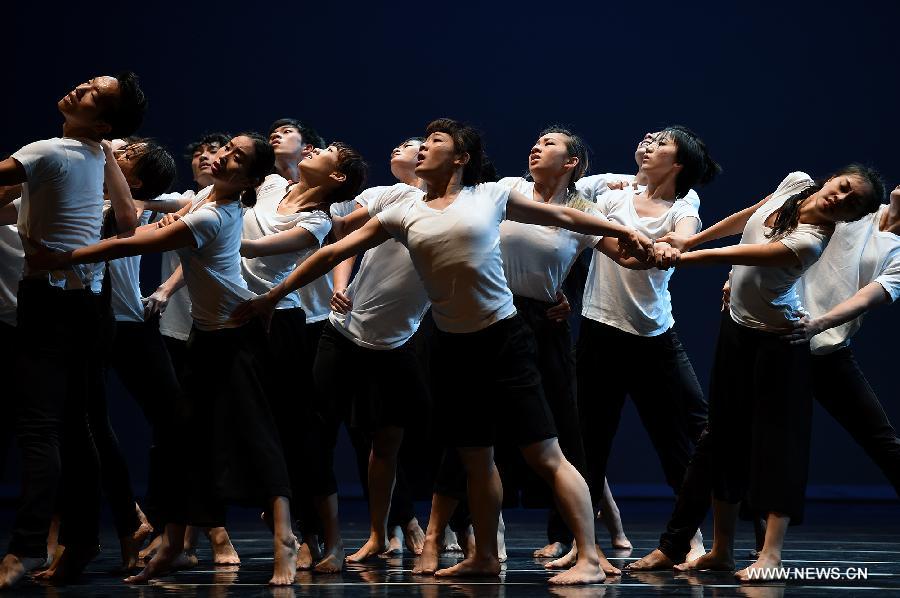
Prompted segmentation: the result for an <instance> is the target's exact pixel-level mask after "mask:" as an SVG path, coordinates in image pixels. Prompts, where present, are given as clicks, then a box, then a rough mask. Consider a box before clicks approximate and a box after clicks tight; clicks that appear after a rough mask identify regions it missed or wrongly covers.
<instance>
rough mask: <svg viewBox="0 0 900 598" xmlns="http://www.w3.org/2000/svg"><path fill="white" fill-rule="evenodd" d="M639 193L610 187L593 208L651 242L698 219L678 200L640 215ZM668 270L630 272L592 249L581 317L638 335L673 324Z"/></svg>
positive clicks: (653, 333)
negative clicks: (661, 209) (655, 213)
mask: <svg viewBox="0 0 900 598" xmlns="http://www.w3.org/2000/svg"><path fill="white" fill-rule="evenodd" d="M636 195H638V192H637V191H635V190H634V189H633V188H631V187H626V188H624V189H620V190H610V191H608V192H606V193H604V194H602V195H601V196H599V198H598V202H597V210H598V211H599V212H600V213H601V214H603V215H604V216H606V217H607V218H608V219H609V220H610V221H612V222H615V223H617V224H621V225H623V226H627V227H630V228H634V229H636V230H638V231H639V232H641V233H643V234H644V235H646V236H647V237H649V238H650V239H652V240H656V239H658V238H660V237H663V236H665V235H666V234H667V233H670V232H672V231H674V230H675V227H676V226H677V225H678V223H679V222H681V221H682V220H684V219H685V218H691V219H694V220H696V223H697V227H698V229H699V227H700V215H699V214H698V213H697V209H696V208H694V206H692V205H691V204H690V203H688V202H687V201H684V200H682V199H676V200H675V201H673V202H672V206H671V207H670V208H669V209H668V210H666V211H665V212H664V213H663V214H661V215H659V216H639V215H638V213H637V210H636V209H635V207H634V198H635V196H636ZM673 272H674V271H673V270H672V269H668V270H659V269H656V268H650V269H648V270H630V269H628V268H624V267H622V266H620V265H618V264H617V263H615V262H614V261H612V260H611V259H609V258H608V257H606V256H605V255H603V254H602V253H600V252H594V255H593V256H592V258H591V266H590V269H589V270H588V276H587V281H586V282H585V287H584V300H583V302H582V308H581V315H583V316H584V317H585V318H588V319H591V320H594V321H597V322H600V323H603V324H606V325H608V326H612V327H614V328H618V329H619V330H622V331H623V332H627V333H629V334H635V335H638V336H647V337H650V336H658V335H660V334H662V333H664V332H665V331H667V330H668V329H670V328H671V327H672V326H674V325H675V318H674V317H673V315H672V295H671V294H670V293H669V280H671V278H672V274H673Z"/></svg>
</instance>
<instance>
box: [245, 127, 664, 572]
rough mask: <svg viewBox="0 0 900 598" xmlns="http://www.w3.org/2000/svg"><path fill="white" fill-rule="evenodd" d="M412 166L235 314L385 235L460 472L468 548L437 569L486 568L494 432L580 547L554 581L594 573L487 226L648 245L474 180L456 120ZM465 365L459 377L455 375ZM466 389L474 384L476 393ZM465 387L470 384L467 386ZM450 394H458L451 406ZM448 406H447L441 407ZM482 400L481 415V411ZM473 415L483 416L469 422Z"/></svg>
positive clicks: (493, 531) (495, 232) (474, 158)
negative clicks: (414, 182) (344, 228)
mask: <svg viewBox="0 0 900 598" xmlns="http://www.w3.org/2000/svg"><path fill="white" fill-rule="evenodd" d="M427 133H428V137H427V139H426V141H425V143H424V144H422V147H421V148H420V152H419V160H418V165H417V167H416V175H417V176H419V178H421V179H422V180H424V181H425V182H426V184H427V186H428V191H427V192H425V193H420V194H417V197H416V198H411V199H409V200H407V201H404V202H400V203H398V204H396V205H394V206H392V207H391V208H390V209H388V210H386V211H384V212H382V213H380V214H378V217H377V218H375V219H372V220H370V221H369V222H368V223H366V224H365V225H364V226H363V227H362V228H361V229H359V230H358V231H356V232H354V233H352V234H351V235H349V236H347V237H345V238H344V239H342V240H341V241H338V242H337V243H335V244H334V245H330V246H328V247H326V248H324V249H322V250H320V251H319V252H317V253H316V255H314V256H313V257H311V258H310V259H308V260H307V261H306V262H304V264H302V265H301V266H300V267H299V268H298V269H297V270H295V271H294V272H293V273H292V274H291V275H290V276H289V277H288V278H287V279H286V280H285V281H284V283H282V284H281V285H279V286H277V287H275V288H274V289H272V291H270V292H269V293H267V294H266V295H262V296H260V297H258V298H257V299H255V300H253V301H251V302H249V303H248V304H246V305H245V306H243V307H242V309H241V310H239V312H238V313H236V314H235V317H245V318H246V317H252V316H253V315H255V314H260V315H262V316H264V317H265V318H268V317H270V316H271V311H272V309H273V308H274V306H275V305H276V304H277V301H278V300H279V299H280V298H281V297H283V296H284V295H285V294H287V293H288V292H290V291H291V290H293V289H294V288H297V287H300V286H302V285H303V284H305V283H307V282H309V281H311V280H313V279H315V277H317V276H319V275H321V274H322V273H323V272H325V271H327V270H329V269H331V268H333V267H334V266H335V265H336V264H337V263H339V262H340V261H342V260H343V259H345V258H347V257H349V256H350V255H353V254H355V253H357V252H359V251H361V250H365V249H369V248H372V247H376V246H378V245H380V244H381V243H383V242H385V241H387V240H389V239H390V238H391V236H395V237H396V238H398V240H400V241H401V242H402V243H404V244H405V245H406V246H407V248H408V249H409V250H410V256H411V257H412V260H413V264H414V265H415V267H416V271H417V272H418V273H419V276H420V277H421V278H422V280H423V282H424V284H425V288H426V292H427V293H428V295H429V297H430V299H431V302H432V311H433V314H434V318H435V324H436V325H437V330H436V332H435V346H434V353H433V355H432V357H433V360H432V364H433V368H432V381H433V383H434V390H435V392H437V395H436V397H435V400H436V404H437V406H438V408H439V409H441V410H442V411H443V413H442V414H441V415H442V417H443V420H442V421H443V422H444V423H446V424H447V426H448V428H447V429H448V430H453V431H454V435H455V436H456V438H454V444H455V445H456V446H457V447H458V450H459V454H460V457H461V458H462V460H463V462H464V464H465V466H466V470H467V474H468V478H469V484H468V491H469V497H470V506H471V509H472V515H473V520H474V523H475V534H476V553H475V554H474V555H471V556H470V557H468V558H467V559H465V560H464V561H463V562H461V563H459V564H458V565H456V566H454V567H451V568H449V569H446V570H442V571H439V572H438V574H440V575H472V574H476V575H477V574H481V575H497V574H498V573H499V571H500V563H499V561H498V556H497V522H498V518H499V509H500V491H501V490H500V487H499V483H500V482H499V477H498V476H497V470H496V467H495V466H494V463H493V458H492V448H491V447H492V446H493V445H494V443H495V441H496V439H497V436H498V433H499V434H502V436H503V438H504V439H508V440H509V441H512V442H515V443H516V444H517V445H519V446H520V447H522V452H523V454H524V455H525V458H526V461H528V463H529V465H531V466H532V467H533V468H534V469H536V470H537V471H538V472H539V473H540V474H541V475H542V477H543V478H544V479H545V481H547V482H548V483H549V484H551V485H552V486H553V488H554V494H555V497H556V499H557V500H558V502H559V504H560V509H561V511H562V512H563V514H564V517H565V519H566V520H567V524H568V525H569V527H570V529H572V530H573V531H574V532H575V534H576V538H577V540H578V541H579V543H580V544H581V545H582V546H585V547H589V548H587V549H585V550H584V551H582V552H581V553H580V554H579V556H578V559H579V560H578V563H577V564H576V565H575V567H573V568H572V569H571V570H569V571H567V572H564V573H561V574H559V575H557V576H556V577H554V578H552V580H551V582H552V583H555V584H559V583H565V584H569V583H592V582H596V581H600V580H602V579H603V578H604V574H603V571H602V570H601V569H600V566H599V556H598V554H597V552H596V547H595V543H594V534H593V516H592V513H591V506H590V501H589V497H588V494H587V487H586V485H585V483H584V480H583V478H582V477H581V475H580V474H579V473H578V471H577V470H576V469H575V468H574V467H572V465H571V464H570V463H569V462H568V461H567V460H566V459H565V457H564V456H563V455H562V452H561V451H560V449H559V444H558V443H557V441H556V438H555V436H556V433H555V430H554V429H553V425H552V421H551V418H550V417H549V412H548V408H547V406H546V402H545V400H544V398H543V393H542V390H541V386H540V375H539V373H538V372H537V369H536V367H535V363H534V361H535V356H534V345H533V340H532V337H531V336H530V332H529V330H528V328H527V327H526V326H525V325H524V323H523V321H522V320H521V318H518V317H516V315H515V306H514V305H513V301H512V294H511V293H510V292H509V289H508V288H507V287H506V284H505V280H504V278H503V270H502V261H501V257H500V248H499V224H500V221H501V220H503V218H504V216H509V217H510V218H513V219H519V220H522V221H526V222H533V223H536V224H545V225H549V226H562V227H565V228H573V229H577V230H579V231H581V232H584V233H588V234H603V235H607V236H614V237H617V238H619V239H620V243H621V244H622V246H623V249H625V250H628V251H630V252H632V253H635V254H639V255H643V252H644V251H645V250H646V248H647V247H648V245H650V241H649V239H646V238H645V237H643V236H642V235H640V234H638V233H637V232H636V231H633V230H630V229H627V228H625V227H622V226H619V225H616V224H612V223H608V222H606V221H603V220H600V219H599V218H595V217H592V216H589V215H587V214H584V213H583V212H580V211H578V210H573V209H571V208H566V207H559V206H554V207H550V206H544V205H541V204H539V203H538V202H535V201H531V200H529V199H527V198H525V197H523V196H522V195H521V194H519V193H518V192H516V191H511V190H509V189H508V188H506V187H503V186H502V185H497V184H491V183H486V184H481V185H477V186H473V185H474V184H475V183H477V181H478V180H479V171H480V169H481V157H482V149H481V140H480V138H479V136H478V134H477V133H476V132H475V131H474V130H473V129H471V128H470V127H467V126H465V125H462V124H461V123H458V122H456V121H453V120H450V119H440V120H437V121H434V122H432V123H431V124H430V125H429V126H428V130H427ZM460 372H465V375H460ZM476 389H477V391H476ZM473 391H475V392H473ZM460 401H462V403H460ZM451 406H452V407H451ZM485 408H487V413H485ZM475 413H485V417H479V418H478V419H476V420H473V419H472V416H473V414H475Z"/></svg>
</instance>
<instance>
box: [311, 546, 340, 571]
mask: <svg viewBox="0 0 900 598" xmlns="http://www.w3.org/2000/svg"><path fill="white" fill-rule="evenodd" d="M343 568H344V544H343V543H341V542H339V543H338V544H337V546H335V547H334V548H332V549H331V550H328V551H327V552H326V553H325V556H324V557H323V558H322V560H321V561H319V562H318V563H316V566H315V567H313V571H315V572H316V573H340V572H341V569H343Z"/></svg>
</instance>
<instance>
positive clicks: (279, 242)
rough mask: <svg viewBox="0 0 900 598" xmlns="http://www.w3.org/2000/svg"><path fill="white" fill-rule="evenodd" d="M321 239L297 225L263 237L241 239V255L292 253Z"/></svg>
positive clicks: (255, 255) (260, 255) (262, 255)
mask: <svg viewBox="0 0 900 598" xmlns="http://www.w3.org/2000/svg"><path fill="white" fill-rule="evenodd" d="M318 244H319V240H318V239H317V238H316V237H315V236H314V235H313V234H312V233H311V232H309V231H308V230H306V229H305V228H303V227H302V226H295V227H294V228H292V229H290V230H284V231H281V232H280V233H275V234H274V235H266V236H265V237H262V238H261V239H244V240H242V241H241V255H242V256H244V257H265V256H267V255H278V254H281V253H291V252H293V251H300V250H303V249H307V248H309V247H313V246H316V245H318Z"/></svg>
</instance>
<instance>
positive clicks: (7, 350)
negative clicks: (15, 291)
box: [0, 322, 19, 479]
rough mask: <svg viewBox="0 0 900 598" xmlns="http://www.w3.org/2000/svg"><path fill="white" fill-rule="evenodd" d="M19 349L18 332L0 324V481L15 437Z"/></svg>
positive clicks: (3, 323)
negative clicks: (1, 381) (1, 382)
mask: <svg viewBox="0 0 900 598" xmlns="http://www.w3.org/2000/svg"><path fill="white" fill-rule="evenodd" d="M18 347H19V337H18V330H17V329H16V327H15V326H12V325H10V324H7V323H6V322H0V368H2V369H0V371H2V372H3V374H2V377H3V379H4V380H5V381H6V384H5V386H6V389H5V390H4V391H3V392H2V393H0V409H2V410H3V413H4V417H3V418H0V479H3V475H4V473H6V464H7V460H8V458H9V448H10V445H11V444H12V442H13V437H14V436H15V431H16V428H15V422H16V418H15V413H16V405H17V404H18V402H19V388H18V385H19V377H18V375H17V374H16V353H17V350H18Z"/></svg>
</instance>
